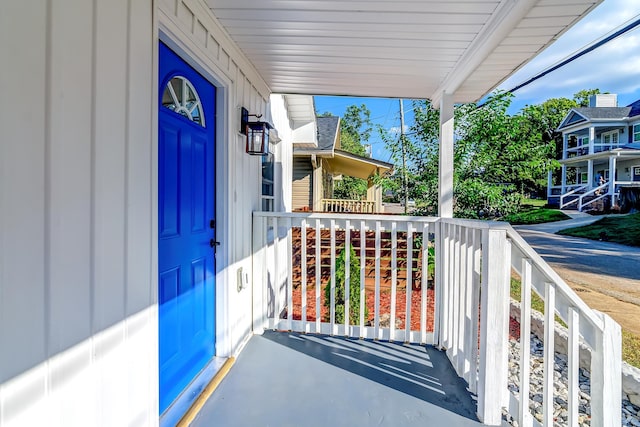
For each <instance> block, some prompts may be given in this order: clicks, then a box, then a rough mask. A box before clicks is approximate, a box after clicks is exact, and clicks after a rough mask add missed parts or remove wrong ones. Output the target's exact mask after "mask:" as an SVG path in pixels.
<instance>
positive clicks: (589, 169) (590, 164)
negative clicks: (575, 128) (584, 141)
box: [587, 142, 595, 188]
mask: <svg viewBox="0 0 640 427" xmlns="http://www.w3.org/2000/svg"><path fill="white" fill-rule="evenodd" d="M589 150H591V142H589ZM587 181H588V182H589V188H593V187H595V186H594V185H593V160H587Z"/></svg>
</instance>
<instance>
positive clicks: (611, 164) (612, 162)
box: [607, 156, 617, 207]
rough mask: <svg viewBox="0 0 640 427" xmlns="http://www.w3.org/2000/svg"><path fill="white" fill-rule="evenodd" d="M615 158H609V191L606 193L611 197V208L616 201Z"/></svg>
mask: <svg viewBox="0 0 640 427" xmlns="http://www.w3.org/2000/svg"><path fill="white" fill-rule="evenodd" d="M616 167H617V166H616V156H609V189H608V191H607V193H608V194H609V196H611V207H613V206H614V205H615V201H616V196H615V193H616Z"/></svg>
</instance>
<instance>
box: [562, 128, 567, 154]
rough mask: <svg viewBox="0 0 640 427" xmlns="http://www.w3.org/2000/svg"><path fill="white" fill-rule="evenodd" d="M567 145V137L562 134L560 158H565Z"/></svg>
mask: <svg viewBox="0 0 640 427" xmlns="http://www.w3.org/2000/svg"><path fill="white" fill-rule="evenodd" d="M568 146H569V137H568V136H567V135H566V134H564V133H563V134H562V158H563V159H566V158H567V147H568Z"/></svg>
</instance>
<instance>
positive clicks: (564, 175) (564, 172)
mask: <svg viewBox="0 0 640 427" xmlns="http://www.w3.org/2000/svg"><path fill="white" fill-rule="evenodd" d="M560 185H561V186H562V189H561V190H560V192H561V193H562V194H564V193H566V192H567V165H562V182H561V183H560Z"/></svg>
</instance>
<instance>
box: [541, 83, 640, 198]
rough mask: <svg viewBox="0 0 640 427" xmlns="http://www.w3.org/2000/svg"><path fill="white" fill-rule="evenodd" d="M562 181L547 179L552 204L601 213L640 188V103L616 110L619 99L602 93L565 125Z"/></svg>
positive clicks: (576, 110) (562, 128) (575, 111)
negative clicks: (629, 192)
mask: <svg viewBox="0 0 640 427" xmlns="http://www.w3.org/2000/svg"><path fill="white" fill-rule="evenodd" d="M558 131H559V132H562V138H563V141H564V143H563V148H562V159H561V160H560V163H561V165H562V175H561V182H560V184H559V185H555V186H554V185H552V182H551V174H550V175H549V176H550V179H549V183H550V185H549V190H548V200H549V203H550V204H553V205H558V206H560V207H561V208H572V209H578V210H602V209H603V208H605V207H613V206H619V205H620V200H619V197H620V192H621V190H622V192H623V193H624V191H625V189H633V188H640V100H638V101H635V102H634V103H632V104H630V105H628V106H626V107H618V104H617V95H615V94H598V95H593V96H591V98H590V99H589V107H579V108H573V109H571V111H569V113H568V114H567V116H566V117H565V118H564V119H563V120H562V122H561V123H560V126H559V127H558Z"/></svg>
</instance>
